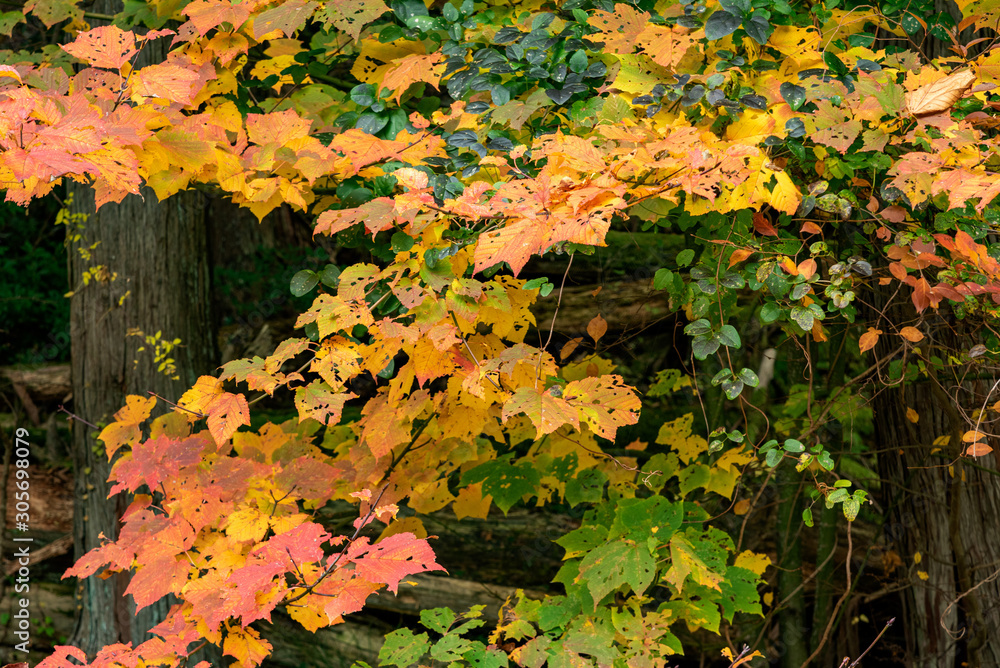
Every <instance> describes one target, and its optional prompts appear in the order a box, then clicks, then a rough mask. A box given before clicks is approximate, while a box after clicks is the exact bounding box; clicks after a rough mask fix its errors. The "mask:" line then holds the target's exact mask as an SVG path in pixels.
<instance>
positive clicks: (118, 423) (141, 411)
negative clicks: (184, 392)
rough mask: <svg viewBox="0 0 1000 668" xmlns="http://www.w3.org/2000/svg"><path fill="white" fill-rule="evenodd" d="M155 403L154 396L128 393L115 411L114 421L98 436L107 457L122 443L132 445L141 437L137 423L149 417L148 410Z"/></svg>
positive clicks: (150, 409) (109, 457)
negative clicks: (121, 404)
mask: <svg viewBox="0 0 1000 668" xmlns="http://www.w3.org/2000/svg"><path fill="white" fill-rule="evenodd" d="M155 405H156V397H140V396H137V395H134V394H132V395H129V396H128V397H126V399H125V406H123V407H122V408H120V409H118V412H117V413H115V421H114V422H112V423H111V424H109V425H108V426H107V427H105V428H104V429H103V430H101V434H100V436H98V438H100V439H101V440H102V441H104V445H105V448H106V449H107V453H108V459H109V460H110V459H111V456H112V455H114V454H115V452H117V451H118V449H119V448H120V447H122V446H123V445H132V444H133V443H135V442H136V441H138V440H139V438H141V437H142V431H141V430H140V429H139V423H140V422H142V421H143V420H145V419H146V418H148V417H149V413H150V411H152V410H153V406H155Z"/></svg>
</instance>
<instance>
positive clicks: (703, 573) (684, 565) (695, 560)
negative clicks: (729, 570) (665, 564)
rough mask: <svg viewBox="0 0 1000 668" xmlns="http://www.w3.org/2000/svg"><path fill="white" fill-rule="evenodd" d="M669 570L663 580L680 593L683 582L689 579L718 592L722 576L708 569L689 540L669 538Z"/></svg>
mask: <svg viewBox="0 0 1000 668" xmlns="http://www.w3.org/2000/svg"><path fill="white" fill-rule="evenodd" d="M670 561H671V565H670V568H669V569H668V570H667V572H666V574H665V575H664V579H666V581H667V582H669V583H670V584H672V585H673V586H674V588H675V589H676V590H677V592H678V593H680V592H681V591H682V590H683V588H684V582H685V581H686V580H687V579H688V577H691V578H692V579H693V580H694V582H695V583H696V584H699V585H704V586H706V587H710V588H712V589H715V590H716V591H720V587H719V582H721V581H722V576H721V575H720V574H718V573H716V572H714V571H713V570H712V569H710V568H709V567H708V566H707V565H706V564H705V562H704V561H702V559H701V558H700V557H699V556H698V551H697V549H696V548H695V546H694V545H692V544H691V542H690V541H689V540H687V539H686V538H685V537H683V536H681V535H680V534H674V535H673V536H672V537H671V538H670Z"/></svg>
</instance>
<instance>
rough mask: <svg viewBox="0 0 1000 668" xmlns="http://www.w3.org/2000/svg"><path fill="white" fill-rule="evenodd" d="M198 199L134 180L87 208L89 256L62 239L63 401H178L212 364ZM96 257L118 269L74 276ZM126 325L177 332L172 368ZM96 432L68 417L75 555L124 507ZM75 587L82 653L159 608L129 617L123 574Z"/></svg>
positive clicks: (109, 530) (77, 197) (107, 411)
mask: <svg viewBox="0 0 1000 668" xmlns="http://www.w3.org/2000/svg"><path fill="white" fill-rule="evenodd" d="M72 191H73V196H74V203H73V205H74V208H75V209H77V210H78V211H88V212H93V193H92V191H90V190H89V189H86V188H81V187H74V188H73V189H72ZM203 200H204V198H203V197H202V196H201V195H200V194H198V193H182V194H180V195H178V196H176V197H173V198H171V199H170V200H169V201H167V202H164V203H162V204H161V203H159V202H158V201H157V200H156V196H155V195H154V194H153V193H152V191H149V190H145V189H144V191H143V197H142V198H140V197H137V196H129V197H127V198H126V199H125V200H124V201H123V202H122V203H121V204H120V205H113V204H108V205H105V206H104V207H102V208H101V210H100V211H99V212H97V213H96V214H94V213H91V215H90V216H89V218H88V219H87V221H86V223H85V232H84V234H85V237H86V239H87V240H88V241H89V242H90V243H93V241H97V240H99V241H100V242H101V243H100V245H98V246H97V247H96V249H95V250H94V253H93V257H92V258H91V260H89V261H88V260H84V259H83V257H82V256H81V255H80V253H79V252H78V247H79V246H80V245H81V244H76V245H75V246H74V247H71V248H70V251H69V252H70V257H69V266H70V276H71V285H74V287H75V294H74V295H73V297H72V300H71V306H70V320H71V334H72V356H73V406H74V411H75V413H76V414H77V415H79V416H80V417H82V418H84V419H86V420H88V421H90V422H92V423H94V424H95V425H96V424H99V423H107V422H109V421H111V420H112V416H113V414H114V413H115V411H117V410H118V409H119V408H121V406H123V405H124V402H125V396H126V395H127V394H139V395H143V396H147V393H148V392H155V393H157V394H159V395H161V396H163V397H167V398H169V399H172V400H176V399H177V398H178V397H179V396H180V394H181V393H182V392H183V391H184V390H185V389H186V388H188V387H190V386H191V385H192V384H193V383H194V382H195V380H196V379H197V376H198V374H199V373H205V372H208V371H210V370H211V369H212V367H213V361H214V358H215V351H214V343H213V333H212V329H211V317H210V312H209V275H208V262H207V248H206V245H207V244H206V234H205V220H204V211H205V206H204V201H203ZM88 245H89V244H88ZM95 265H103V266H104V267H106V269H107V271H108V272H110V273H115V274H117V277H116V278H115V280H113V281H112V280H107V281H103V282H102V281H91V282H90V283H89V285H87V286H85V287H80V286H79V285H76V284H78V283H79V282H80V277H81V275H82V274H83V272H84V271H85V270H87V269H88V268H90V267H92V266H95ZM126 295H127V296H126ZM130 328H138V329H139V330H141V331H143V332H145V333H147V334H155V333H156V332H158V331H160V332H162V333H163V338H165V339H168V340H173V339H174V338H179V339H180V340H181V346H180V347H178V348H176V349H175V350H174V351H172V353H171V357H173V359H174V360H175V362H176V366H177V371H178V374H177V375H178V379H176V380H174V379H172V378H170V377H168V376H167V375H165V374H163V373H158V372H157V371H156V367H155V365H154V364H153V363H152V352H151V350H150V346H148V345H147V346H146V350H145V351H144V352H141V353H140V352H138V351H137V349H138V348H139V347H140V346H141V345H142V343H143V342H142V341H141V339H140V337H136V336H127V331H128V330H129V329H130ZM134 360H139V363H138V364H136V363H135V362H134ZM97 433H98V432H97V431H95V430H93V429H91V428H90V427H88V426H87V425H85V424H83V423H81V422H77V423H76V424H75V425H74V430H73V463H74V467H75V471H76V476H75V488H74V492H75V495H76V501H75V516H74V522H73V524H74V546H75V552H76V555H77V557H80V556H81V555H83V554H84V553H86V552H87V551H88V550H90V549H92V548H93V547H96V546H97V545H99V544H100V536H101V534H103V535H105V536H107V537H109V538H112V537H115V536H117V527H118V520H119V517H120V514H121V511H122V510H123V508H122V505H123V503H124V499H122V498H121V497H116V498H115V499H111V500H108V498H107V496H108V490H109V488H110V486H109V485H108V483H107V478H108V473H109V470H110V465H109V463H108V460H107V457H106V455H105V453H104V447H103V444H102V443H101V442H100V441H97V440H96V436H97ZM79 586H80V589H79V592H78V596H79V599H78V611H79V614H80V616H79V621H78V626H77V632H76V634H75V638H74V644H76V645H77V646H79V647H80V648H82V649H83V650H84V651H86V652H87V653H88V654H93V653H94V652H96V651H97V650H98V649H100V648H101V647H103V646H105V645H107V644H111V643H115V642H129V641H132V642H135V643H138V642H141V641H142V640H144V639H145V638H146V631H147V630H148V629H149V628H150V626H152V625H153V624H155V623H156V622H157V621H159V619H161V618H162V615H163V614H164V612H165V609H155V608H156V606H153V608H154V609H146V610H143V611H142V612H141V613H140V615H139V617H134V604H133V603H131V599H130V600H129V601H128V602H126V601H125V599H124V598H123V595H124V591H125V588H126V587H127V579H123V578H110V579H108V580H101V579H99V578H87V579H85V580H83V581H82V582H81V583H80V585H79ZM163 607H164V606H161V608H163Z"/></svg>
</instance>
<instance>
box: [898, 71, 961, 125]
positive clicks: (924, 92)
mask: <svg viewBox="0 0 1000 668" xmlns="http://www.w3.org/2000/svg"><path fill="white" fill-rule="evenodd" d="M975 80H976V75H975V74H973V72H972V70H959V71H957V72H952V73H951V74H949V75H948V76H946V77H943V78H941V79H938V80H937V81H935V82H933V83H929V84H927V85H926V86H921V87H920V88H918V89H916V90H915V91H913V92H911V93H907V95H906V111H908V112H909V113H911V114H913V115H914V116H925V115H927V114H936V113H938V112H942V111H947V110H948V109H950V108H951V107H952V106H953V105H954V104H955V103H956V102H958V100H959V99H961V97H962V96H963V95H965V92H966V91H967V90H969V89H970V88H972V84H973V83H974V82H975Z"/></svg>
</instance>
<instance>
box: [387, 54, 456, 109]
mask: <svg viewBox="0 0 1000 668" xmlns="http://www.w3.org/2000/svg"><path fill="white" fill-rule="evenodd" d="M443 61H444V54H443V53H441V52H440V51H435V52H434V53H429V54H427V55H420V54H416V53H414V54H410V55H408V56H404V57H402V58H400V59H398V60H396V61H395V63H394V64H393V65H392V67H390V68H389V70H388V71H386V73H385V78H383V79H382V85H383V86H384V87H386V88H389V89H391V90H393V91H395V93H396V98H395V99H396V104H399V98H400V96H402V95H403V93H405V92H406V89H407V88H409V87H410V86H411V85H412V84H415V83H418V82H420V81H423V82H424V83H429V84H431V85H432V86H434V87H435V88H437V87H438V86H439V85H440V84H441V75H442V74H444V66H445V64H444V62H443Z"/></svg>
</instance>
